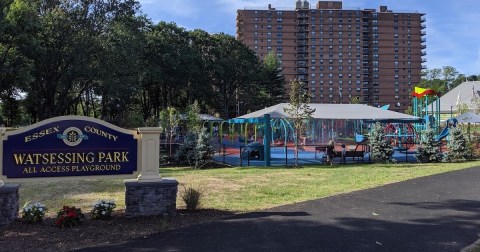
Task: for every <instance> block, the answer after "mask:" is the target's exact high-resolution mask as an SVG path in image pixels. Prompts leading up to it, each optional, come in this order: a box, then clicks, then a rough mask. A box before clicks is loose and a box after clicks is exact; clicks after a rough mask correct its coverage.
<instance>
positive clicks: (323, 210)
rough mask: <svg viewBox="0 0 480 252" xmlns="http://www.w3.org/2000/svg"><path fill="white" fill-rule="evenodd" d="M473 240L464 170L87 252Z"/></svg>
mask: <svg viewBox="0 0 480 252" xmlns="http://www.w3.org/2000/svg"><path fill="white" fill-rule="evenodd" d="M299 186H301V185H299ZM479 235H480V168H471V169H466V170H462V171H456V172H449V173H444V174H439V175H434V176H429V177H424V178H418V179H413V180H409V181H406V182H401V183H396V184H391V185H386V186H382V187H378V188H374V189H369V190H363V191H358V192H353V193H348V194H343V195H338V196H333V197H329V198H325V199H319V200H312V201H308V202H303V203H299V204H292V205H287V206H281V207H277V208H273V209H269V210H265V211H263V212H255V213H249V214H243V215H238V216H235V217H233V218H230V219H226V220H222V221H218V222H214V223H205V224H201V225H196V226H192V227H189V228H184V229H179V230H172V231H170V232H165V233H159V234H156V235H152V236H150V237H148V238H147V239H136V240H130V241H125V242H124V243H121V244H115V245H108V246H105V247H96V248H89V249H87V250H88V251H289V252H292V251H402V252H403V251H422V252H425V251H459V250H461V249H462V248H464V247H466V246H468V245H470V244H472V243H473V242H474V241H476V240H477V239H479Z"/></svg>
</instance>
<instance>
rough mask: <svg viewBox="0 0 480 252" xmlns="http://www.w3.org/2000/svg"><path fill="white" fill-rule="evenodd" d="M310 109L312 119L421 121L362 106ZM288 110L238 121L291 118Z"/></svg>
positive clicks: (266, 111)
mask: <svg viewBox="0 0 480 252" xmlns="http://www.w3.org/2000/svg"><path fill="white" fill-rule="evenodd" d="M308 105H309V106H310V108H312V109H315V112H314V113H313V115H312V117H313V118H314V119H343V120H348V119H350V120H372V121H386V120H397V121H402V120H404V121H421V120H422V119H421V118H420V117H416V116H412V115H407V114H403V113H398V112H394V111H390V110H384V109H381V108H376V107H372V106H368V105H364V104H323V103H309V104H308ZM286 107H287V108H288V107H289V104H288V103H280V104H277V105H274V106H271V107H268V108H264V109H261V110H258V111H255V112H252V113H249V114H246V115H243V116H239V117H237V118H238V119H252V118H263V116H264V115H265V114H270V118H291V116H290V115H288V114H287V113H286V112H285V110H284V108H286Z"/></svg>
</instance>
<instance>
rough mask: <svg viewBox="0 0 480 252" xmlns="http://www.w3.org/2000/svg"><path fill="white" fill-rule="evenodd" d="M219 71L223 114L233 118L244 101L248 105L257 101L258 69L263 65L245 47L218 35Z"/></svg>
mask: <svg viewBox="0 0 480 252" xmlns="http://www.w3.org/2000/svg"><path fill="white" fill-rule="evenodd" d="M213 38H214V39H215V44H216V47H215V50H214V55H215V59H214V62H215V70H214V73H213V75H212V82H213V85H214V89H215V90H216V92H217V95H218V98H217V101H218V105H217V107H218V108H219V111H221V112H222V117H223V118H230V116H231V115H230V112H231V111H234V110H235V107H236V105H237V104H238V103H239V102H240V101H242V102H243V103H244V104H246V103H252V102H254V101H255V100H256V97H257V95H258V94H259V92H257V89H258V85H256V83H257V82H258V79H259V78H258V73H257V72H258V69H260V61H259V59H258V57H257V56H256V55H255V53H254V52H253V51H252V50H251V49H249V48H248V47H247V46H246V45H245V44H243V43H242V42H240V41H238V40H236V39H235V37H233V36H230V35H227V34H223V33H220V34H215V35H213Z"/></svg>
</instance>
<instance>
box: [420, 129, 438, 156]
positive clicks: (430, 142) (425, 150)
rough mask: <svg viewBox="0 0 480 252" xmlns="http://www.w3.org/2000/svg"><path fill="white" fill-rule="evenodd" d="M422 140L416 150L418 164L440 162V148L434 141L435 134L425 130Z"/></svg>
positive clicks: (430, 130)
mask: <svg viewBox="0 0 480 252" xmlns="http://www.w3.org/2000/svg"><path fill="white" fill-rule="evenodd" d="M422 133H423V134H422V139H421V140H420V144H419V146H418V148H417V154H415V156H416V157H417V159H418V161H420V162H424V163H426V162H432V161H434V162H437V161H440V160H441V155H442V154H441V152H440V146H439V143H438V142H437V141H435V132H434V131H433V130H432V129H427V130H425V131H423V132H422Z"/></svg>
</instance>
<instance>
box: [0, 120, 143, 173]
mask: <svg viewBox="0 0 480 252" xmlns="http://www.w3.org/2000/svg"><path fill="white" fill-rule="evenodd" d="M2 150H3V156H2V175H3V176H4V177H6V178H11V179H18V178H40V177H66V176H98V175H127V174H134V173H135V172H136V170H137V162H138V157H137V156H138V155H137V154H138V153H137V151H138V137H137V134H136V132H132V131H128V130H125V129H121V128H119V127H116V126H114V125H111V124H108V123H106V122H103V121H100V120H98V119H92V118H88V117H80V116H75V117H73V116H68V117H58V118H52V119H49V120H47V121H44V122H40V123H37V124H34V125H32V126H30V127H27V128H26V129H23V130H17V131H13V132H9V133H7V134H6V135H5V136H4V137H3V146H2Z"/></svg>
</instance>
